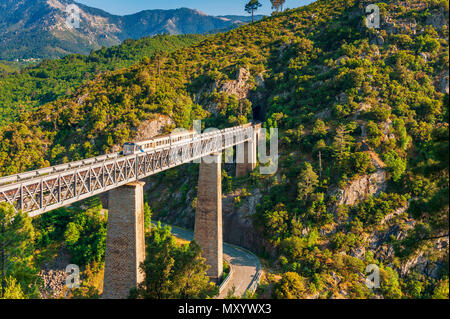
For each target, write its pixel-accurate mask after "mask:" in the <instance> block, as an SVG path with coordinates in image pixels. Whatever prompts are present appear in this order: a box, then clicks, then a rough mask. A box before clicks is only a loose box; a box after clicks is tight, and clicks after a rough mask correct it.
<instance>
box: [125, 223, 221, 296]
mask: <svg viewBox="0 0 450 319" xmlns="http://www.w3.org/2000/svg"><path fill="white" fill-rule="evenodd" d="M201 252H202V250H201V248H200V246H199V245H198V244H196V243H195V241H192V242H190V243H189V244H184V245H180V244H177V243H176V242H175V240H174V238H173V237H172V234H171V231H170V227H169V226H164V227H162V226H161V224H158V225H157V226H156V227H154V228H153V229H152V230H151V232H150V235H149V236H148V237H147V240H146V259H145V261H144V263H143V264H142V265H141V270H142V271H143V272H144V274H145V280H144V281H143V282H142V283H141V284H140V285H139V286H138V287H137V289H133V290H132V291H131V292H130V298H142V299H174V298H177V299H198V298H202V299H205V298H207V297H212V296H214V295H216V294H217V293H218V289H217V286H216V285H215V284H213V283H211V282H210V281H209V278H208V277H207V276H206V270H207V268H208V267H209V266H207V265H206V264H205V259H204V258H203V257H201Z"/></svg>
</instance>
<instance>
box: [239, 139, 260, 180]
mask: <svg viewBox="0 0 450 319" xmlns="http://www.w3.org/2000/svg"><path fill="white" fill-rule="evenodd" d="M256 144H257V141H256V135H255V134H254V136H253V139H252V141H250V142H244V143H241V144H238V145H237V146H236V177H243V176H246V175H247V174H248V173H249V172H251V171H253V170H254V169H255V167H256Z"/></svg>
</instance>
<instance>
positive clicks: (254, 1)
mask: <svg viewBox="0 0 450 319" xmlns="http://www.w3.org/2000/svg"><path fill="white" fill-rule="evenodd" d="M261 6H262V5H261V3H259V1H258V0H250V1H249V2H248V3H247V4H246V5H245V11H246V12H248V13H251V14H252V23H253V16H254V13H255V11H256V10H258V8H259V7H261Z"/></svg>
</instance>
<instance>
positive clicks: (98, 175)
mask: <svg viewBox="0 0 450 319" xmlns="http://www.w3.org/2000/svg"><path fill="white" fill-rule="evenodd" d="M252 138H253V127H252V126H251V125H250V126H239V127H235V128H232V129H225V130H221V131H216V132H210V133H203V134H198V135H196V136H194V137H193V138H192V139H188V140H183V141H180V142H177V143H174V144H173V145H170V146H162V147H158V148H153V149H150V150H148V151H145V152H143V153H137V154H133V155H128V156H119V155H118V154H117V153H116V154H112V155H104V156H99V157H95V158H91V159H87V160H83V161H77V162H73V163H68V164H63V165H58V166H54V167H49V168H45V169H40V170H36V171H32V172H27V173H23V174H17V175H13V176H8V177H4V178H2V179H1V180H0V181H2V182H3V185H1V184H0V202H8V203H10V204H12V205H13V206H14V207H15V209H16V211H19V210H21V211H23V212H27V213H29V215H30V216H36V215H39V214H42V213H45V212H48V211H51V210H54V209H56V208H59V207H63V206H67V205H69V204H72V203H74V202H77V201H80V200H82V199H85V198H88V197H91V196H94V195H97V194H99V193H103V192H106V191H108V190H111V189H113V188H116V187H120V186H122V185H125V184H127V183H130V182H132V181H136V180H140V179H143V178H145V177H148V176H150V175H153V174H156V173H159V172H161V171H164V170H167V169H170V168H172V167H175V166H178V165H181V164H184V163H188V162H191V161H193V160H195V159H200V158H202V157H204V156H207V155H209V154H211V153H215V152H221V151H223V150H224V149H226V148H229V147H232V146H234V145H237V144H240V143H243V142H246V141H250V140H251V139H252ZM5 183H10V184H5Z"/></svg>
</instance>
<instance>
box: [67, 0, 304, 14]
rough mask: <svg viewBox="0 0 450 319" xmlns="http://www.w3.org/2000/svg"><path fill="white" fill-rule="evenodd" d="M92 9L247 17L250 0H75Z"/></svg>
mask: <svg viewBox="0 0 450 319" xmlns="http://www.w3.org/2000/svg"><path fill="white" fill-rule="evenodd" d="M75 1H76V2H79V3H83V4H86V5H88V6H90V7H94V8H99V9H102V10H105V11H107V12H109V13H112V14H118V15H125V14H130V13H135V12H138V11H141V10H148V9H176V8H181V7H186V8H192V9H198V10H200V11H203V12H205V13H207V14H210V15H226V14H237V15H246V14H247V13H246V12H245V11H244V6H245V3H246V2H248V0H163V1H161V0H75ZM260 2H261V4H262V7H261V8H259V9H258V12H257V13H256V14H266V15H269V14H270V13H271V12H272V10H271V4H270V0H260ZM311 2H313V0H286V3H285V5H284V7H285V8H296V7H300V6H303V5H305V4H309V3H311Z"/></svg>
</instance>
